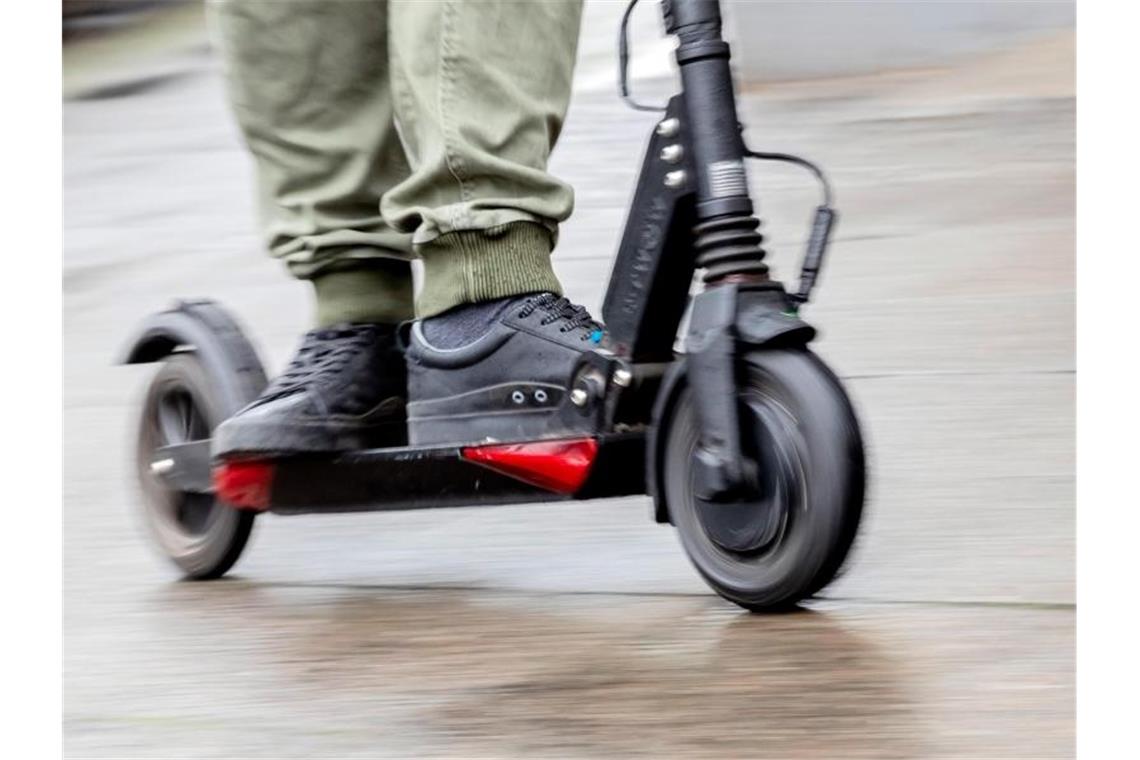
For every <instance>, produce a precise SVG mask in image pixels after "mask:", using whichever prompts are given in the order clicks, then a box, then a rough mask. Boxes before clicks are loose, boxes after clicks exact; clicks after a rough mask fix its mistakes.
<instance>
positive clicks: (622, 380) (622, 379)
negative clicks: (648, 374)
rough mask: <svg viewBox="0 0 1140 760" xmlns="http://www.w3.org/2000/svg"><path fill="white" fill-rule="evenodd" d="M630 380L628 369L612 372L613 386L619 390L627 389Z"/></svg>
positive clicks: (631, 378)
mask: <svg viewBox="0 0 1140 760" xmlns="http://www.w3.org/2000/svg"><path fill="white" fill-rule="evenodd" d="M632 380H633V373H632V372H630V371H629V370H628V369H625V368H622V369H619V370H617V371H616V372H614V385H616V386H618V387H619V388H628V387H629V384H630V382H631V381H632Z"/></svg>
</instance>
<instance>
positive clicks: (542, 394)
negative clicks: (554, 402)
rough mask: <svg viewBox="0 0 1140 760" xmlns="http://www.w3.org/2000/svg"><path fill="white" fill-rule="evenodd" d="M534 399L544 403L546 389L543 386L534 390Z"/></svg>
mask: <svg viewBox="0 0 1140 760" xmlns="http://www.w3.org/2000/svg"><path fill="white" fill-rule="evenodd" d="M534 400H535V401H537V402H538V403H540V404H542V403H544V402H545V401H546V391H544V390H543V389H542V388H539V389H538V390H537V391H535V392H534Z"/></svg>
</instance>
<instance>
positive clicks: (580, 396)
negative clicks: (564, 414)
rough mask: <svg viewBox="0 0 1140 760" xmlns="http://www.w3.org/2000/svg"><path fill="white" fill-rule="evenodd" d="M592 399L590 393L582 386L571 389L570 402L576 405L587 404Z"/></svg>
mask: <svg viewBox="0 0 1140 760" xmlns="http://www.w3.org/2000/svg"><path fill="white" fill-rule="evenodd" d="M589 400H590V394H589V393H586V391H584V390H583V389H581V388H575V389H574V390H572V391H570V403H571V404H573V405H574V406H585V405H586V402H587V401H589Z"/></svg>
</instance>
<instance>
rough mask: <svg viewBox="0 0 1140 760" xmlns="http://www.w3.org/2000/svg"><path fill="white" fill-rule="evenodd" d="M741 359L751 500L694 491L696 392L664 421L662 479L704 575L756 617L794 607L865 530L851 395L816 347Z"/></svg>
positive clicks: (831, 574)
mask: <svg viewBox="0 0 1140 760" xmlns="http://www.w3.org/2000/svg"><path fill="white" fill-rule="evenodd" d="M743 363H744V367H743V369H742V373H743V378H744V380H743V382H744V384H743V387H742V389H741V391H740V393H739V396H738V398H737V403H738V404H739V410H740V418H741V423H742V430H743V435H742V441H741V443H742V448H743V450H744V454H745V456H746V457H747V458H748V459H749V460H750V465H751V466H749V467H748V468H747V469H748V471H749V472H750V475H749V480H750V484H749V485H750V489H749V490H750V495H749V496H748V497H746V498H744V499H741V500H737V501H733V502H726V503H715V502H711V501H706V500H703V499H701V498H700V497H699V496H698V495H697V491H696V484H695V479H694V473H695V464H694V463H695V457H696V451H697V446H698V445H699V438H700V428H699V423H698V420H697V416H696V409H695V408H694V406H693V402H692V397H691V394H692V393H693V392H694V390H693V389H691V388H683V389H681V391H680V395H679V396H678V397H677V398H676V400H675V403H674V404H673V405H672V407H671V410H672V411H671V413H670V414H669V415H668V417H667V418H666V419H665V420H663V424H664V425H665V426H666V429H665V431H664V433H665V435H664V439H663V441H664V447H665V448H664V457H663V461H662V465H663V469H664V478H663V482H662V486H663V492H664V493H663V496H664V497H665V500H666V504H667V508H668V511H669V515H670V519H671V521H672V523H673V524H674V525H675V526H676V528H677V530H678V533H679V535H680V539H681V543H682V545H683V547H684V549H685V551H686V553H687V554H688V556H689V559H690V560H691V561H692V563H693V564H694V566H695V567H696V569H697V571H698V572H699V573H700V574H701V576H702V577H704V579H705V581H706V582H708V584H709V585H710V586H711V587H712V588H713V589H714V590H715V591H716V592H717V593H718V594H720V595H721V596H722V597H724V598H725V599H728V600H729V601H732V602H735V603H736V604H739V605H740V606H742V607H745V608H747V609H750V610H752V611H757V612H759V611H765V610H775V609H781V608H787V607H790V606H792V605H794V604H795V603H796V602H798V601H800V600H802V599H804V598H806V597H809V596H811V595H812V594H814V593H815V592H817V591H819V590H820V589H822V588H823V587H824V586H826V585H827V584H828V583H829V582H831V580H832V579H834V578H835V576H836V575H837V573H838V572H839V570H840V568H841V567H842V565H843V562H844V560H845V558H846V557H847V554H848V551H849V549H850V547H851V544H852V542H853V540H854V538H855V534H856V531H857V529H858V526H859V520H860V516H861V513H862V508H863V492H864V477H865V473H864V456H863V444H862V439H861V436H860V432H859V425H858V422H857V421H856V418H855V414H854V412H853V410H852V408H851V405H850V402H849V401H848V399H847V395H846V394H845V393H844V391H843V388H842V386H841V385H840V383H839V380H838V379H837V378H836V377H835V376H834V374H832V372H831V371H830V370H829V369H828V368H827V367H826V365H824V364H823V362H822V361H820V359H819V358H818V357H817V356H815V354H813V353H812V352H811V351H809V350H807V349H806V348H800V349H757V350H755V351H752V352H750V353H749V354H747V355H745V356H744V357H743Z"/></svg>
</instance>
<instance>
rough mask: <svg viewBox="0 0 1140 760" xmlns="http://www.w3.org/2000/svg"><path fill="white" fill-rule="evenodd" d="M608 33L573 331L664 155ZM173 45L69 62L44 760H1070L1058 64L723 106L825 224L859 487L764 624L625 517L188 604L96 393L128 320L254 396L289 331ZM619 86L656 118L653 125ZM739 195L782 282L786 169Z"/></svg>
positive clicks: (424, 521) (573, 125) (486, 527)
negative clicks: (835, 553) (196, 308)
mask: <svg viewBox="0 0 1140 760" xmlns="http://www.w3.org/2000/svg"><path fill="white" fill-rule="evenodd" d="M612 17H613V12H612V10H611V9H610V8H609V7H605V6H601V7H599V6H598V5H595V7H594V9H592V10H591V11H590V13H589V14H588V17H587V21H586V24H587V26H586V29H585V30H584V49H583V63H582V67H581V68H582V70H581V72H580V74H579V87H578V89H577V91H576V94H575V100H574V103H573V106H572V109H571V117H570V121H569V124H568V126H567V130H566V133H565V137H564V139H563V142H562V144H561V145H560V146H559V149H558V151H557V154H556V158H555V160H554V165H553V169H554V171H555V172H556V173H558V174H560V175H561V176H563V177H565V178H567V179H568V180H570V181H571V182H572V183H573V184H574V185H575V187H576V188H577V192H578V211H577V213H576V215H575V217H574V219H573V220H572V222H571V223H570V224H569V225H568V226H567V227H566V229H565V231H564V234H563V238H562V242H561V245H560V248H559V250H558V252H557V254H556V265H557V268H558V270H559V272H560V274H561V275H562V276H563V278H564V281H565V282H566V284H567V287H568V290H569V291H570V294H571V295H572V296H574V297H576V298H578V299H580V300H582V301H584V302H585V303H587V304H589V305H591V306H596V305H597V304H598V302H599V300H600V298H601V294H602V287H603V283H604V279H605V277H606V275H607V272H608V266H609V260H610V256H611V254H612V252H613V250H614V248H615V245H616V240H617V236H618V232H619V225H620V223H621V221H622V218H623V215H624V210H623V206H624V203H625V202H626V200H627V198H628V196H629V194H630V192H631V189H632V185H633V181H634V172H635V167H636V165H637V162H638V160H639V154H640V151H641V148H642V144H643V139H644V135H645V134H646V132H647V130H648V128H649V127H650V126H651V124H652V117H651V116H647V115H644V114H636V113H633V112H630V111H627V110H624V109H623V108H622V107H621V106H620V104H619V103H618V101H617V100H616V98H615V97H614V96H613V94H612V91H611V89H610V83H611V82H612V75H610V73H609V71H610V68H611V66H612V58H611V57H610V53H609V49H610V43H609V40H610V39H611V31H612V23H613V18H612ZM168 32H169V30H165V31H161V33H155V34H154V35H152V36H151V37H147V36H146V35H145V34H144V35H142V36H141V37H139V40H141V41H133V42H128V43H123V44H122V45H120V47H119V48H116V50H121V49H124V48H125V49H126V50H127V51H128V53H129V52H130V51H131V50H132V49H134V50H137V51H140V52H138V58H137V60H136V61H134V63H133V64H131V60H132V59H131V58H130V56H129V55H127V56H126V57H125V58H118V59H115V60H113V61H110V62H108V58H115V56H108V55H107V54H106V52H105V51H100V50H99V45H100V44H102V43H101V42H99V41H95V42H93V43H90V44H89V45H88V43H85V42H81V43H76V47H75V48H73V50H72V51H70V52H69V55H73V56H74V57H73V58H71V59H69V63H68V65H69V74H68V77H69V82H70V86H71V91H70V92H71V96H72V97H71V99H70V100H69V101H68V102H67V103H66V105H65V111H64V122H65V134H64V149H65V224H66V230H65V233H66V237H65V254H64V283H63V285H64V294H65V314H64V318H65V335H64V343H65V352H66V356H65V368H64V371H65V397H64V406H65V417H66V440H65V568H64V578H65V621H64V622H65V636H66V651H65V715H64V730H65V737H66V746H67V752H68V754H69V756H73V757H195V758H201V757H253V756H260V757H275V758H280V757H312V756H321V757H365V756H393V757H399V756H410V755H422V754H429V755H445V756H456V757H484V756H503V755H527V756H560V757H564V756H575V757H577V756H625V755H634V754H644V755H652V756H658V757H671V756H679V755H706V756H735V757H738V756H746V755H763V756H767V757H778V758H784V757H837V756H841V755H842V756H848V757H924V758H926V757H1027V758H1040V757H1065V756H1070V755H1071V754H1072V752H1073V735H1074V724H1073V707H1074V690H1073V678H1074V673H1073V670H1074V656H1073V643H1074V607H1073V602H1074V483H1073V466H1074V450H1073V449H1074V447H1073V434H1074V408H1073V407H1074V402H1073V392H1074V382H1075V370H1074V330H1073V321H1074V320H1073V307H1074V287H1073V268H1074V257H1073V250H1074V241H1073V234H1074V219H1073V206H1074V147H1073V137H1074V97H1073V81H1072V73H1073V71H1072V70H1073V57H1072V56H1073V49H1072V39H1071V37H1070V36H1068V35H1060V36H1053V37H1046V38H1040V39H1037V40H1034V41H1031V42H1029V43H1027V44H1025V45H1024V46H1021V47H1019V48H1017V49H1014V50H1008V51H1005V52H1002V53H997V54H991V55H987V56H984V57H978V58H974V59H971V60H968V61H964V62H963V63H961V64H960V65H957V66H954V67H952V68H944V69H934V70H925V71H908V72H900V73H896V74H891V75H883V76H878V77H866V78H861V79H848V80H830V81H818V82H813V83H800V84H796V83H785V84H781V85H779V86H774V87H768V88H764V87H760V86H756V85H749V86H747V87H745V89H746V91H747V94H746V103H745V107H744V110H745V116H746V120H747V122H748V124H749V127H750V128H749V132H748V134H749V139H750V141H751V142H752V143H753V144H755V145H756V146H763V147H766V148H771V149H780V150H785V149H786V150H797V151H802V152H804V153H805V154H807V155H809V156H812V157H813V158H816V159H818V160H820V161H821V162H823V163H824V164H825V165H826V166H828V167H829V168H830V170H831V172H832V174H833V178H834V180H835V183H836V185H837V186H838V189H839V199H840V206H841V209H842V212H843V219H842V223H841V226H840V228H839V230H838V238H837V240H836V244H835V247H834V253H833V258H832V262H831V265H830V268H829V269H828V271H827V272H826V274H825V279H824V281H823V284H822V287H821V290H820V293H819V301H818V304H816V305H815V306H814V307H812V309H811V312H810V314H811V318H812V319H813V320H814V321H815V322H816V323H818V324H819V325H820V326H821V327H822V329H823V332H824V337H823V339H822V340H821V341H820V343H819V346H818V348H819V350H820V352H821V353H822V354H823V355H824V356H825V357H826V358H827V359H828V360H829V361H830V362H831V363H832V364H833V365H834V366H835V368H836V369H837V371H838V372H839V373H840V374H841V375H842V376H844V377H845V378H846V379H847V383H848V386H849V389H850V391H851V393H852V395H853V397H854V399H855V402H856V403H857V405H858V408H859V411H860V413H861V415H862V418H863V423H864V426H865V431H866V435H867V438H868V443H869V447H870V455H871V462H872V467H873V471H872V475H873V481H872V490H871V495H870V503H869V513H868V519H867V521H866V523H865V530H864V532H863V535H862V538H861V541H860V543H859V546H858V551H857V554H856V556H855V558H854V562H853V565H852V567H851V570H850V572H849V573H848V575H847V576H846V577H844V578H843V579H842V580H841V581H840V582H838V583H837V584H835V585H834V586H833V587H831V588H829V589H827V590H826V592H825V594H824V597H825V598H824V599H823V600H821V601H819V602H816V603H813V604H812V605H811V609H810V611H807V612H804V613H802V614H798V615H791V616H780V617H767V618H764V617H752V616H748V615H746V614H741V613H739V612H737V611H736V610H735V609H734V608H732V607H730V606H727V605H726V604H724V603H722V602H720V601H719V600H718V599H717V598H715V597H714V596H712V595H711V594H710V593H709V592H708V591H707V589H706V588H705V587H704V585H703V584H702V583H701V581H700V580H699V579H698V578H697V577H696V575H695V574H694V572H693V571H692V570H691V569H690V567H689V566H688V564H687V562H686V560H685V558H684V556H683V554H682V552H681V550H680V546H679V544H678V543H677V541H676V539H675V537H674V536H673V534H672V532H671V530H670V529H667V528H663V527H659V526H656V525H654V524H652V523H651V522H650V521H649V520H648V519H647V513H648V502H647V500H646V499H644V498H634V499H622V500H614V501H607V502H600V503H588V504H568V505H558V506H537V507H528V506H521V507H505V508H499V509H494V510H468V511H464V510H456V511H440V512H424V513H396V514H385V515H361V516H340V517H323V518H322V517H294V518H289V519H282V518H276V517H272V516H270V517H267V518H263V519H262V520H260V522H259V525H258V527H257V530H256V534H255V537H254V540H253V542H252V545H251V547H250V548H249V550H248V553H247V555H246V557H245V558H244V559H243V560H242V562H241V563H240V564H239V565H238V567H237V568H236V570H235V572H234V579H233V580H228V581H224V582H219V583H214V584H205V585H193V584H184V583H179V582H176V581H175V575H174V574H173V572H172V571H171V570H170V569H169V568H167V567H166V566H165V565H164V564H163V562H162V561H161V560H160V559H158V558H157V557H156V556H155V555H154V554H153V553H152V552H151V551H150V549H149V547H148V546H147V543H146V541H145V536H144V535H143V533H142V527H141V524H140V521H139V519H138V517H137V515H136V506H137V502H136V500H137V495H136V492H135V490H134V487H133V483H132V480H131V475H130V471H129V467H128V461H129V451H130V449H129V447H130V444H131V437H132V432H131V425H132V423H133V414H134V412H135V406H136V403H137V400H138V395H139V392H140V391H141V389H142V387H143V385H144V384H145V382H146V377H147V370H146V369H145V368H129V369H128V368H121V367H114V366H112V365H111V363H110V360H111V357H112V356H113V355H114V353H115V351H116V350H117V349H118V348H119V346H120V341H121V340H122V339H123V338H124V336H125V335H126V333H127V332H128V331H129V329H130V328H131V327H132V326H133V324H134V323H135V322H136V321H137V320H138V319H140V318H141V317H142V316H143V315H145V314H147V313H148V312H149V311H151V310H153V309H157V308H160V307H162V306H164V305H165V304H167V303H168V302H169V300H170V299H171V298H172V297H174V296H188V295H202V296H210V297H215V298H219V299H221V300H223V301H224V302H226V303H227V304H228V305H229V306H231V307H232V308H233V309H234V311H236V312H237V314H238V315H239V316H240V318H241V319H242V320H243V321H244V322H245V324H246V325H247V326H248V327H249V328H250V329H251V330H252V331H253V333H254V334H255V335H256V336H257V339H258V341H259V345H260V348H261V349H262V353H263V357H264V358H266V360H267V362H268V363H269V365H270V366H271V368H277V367H280V366H281V364H282V363H283V362H284V361H285V360H286V358H287V357H288V355H289V353H290V352H291V350H292V347H293V344H294V341H295V339H296V336H297V335H298V334H299V333H300V332H301V331H302V330H303V329H304V328H305V326H306V324H307V322H308V320H309V317H310V305H309V303H308V301H307V293H306V289H305V287H304V286H302V285H300V284H297V283H293V282H291V281H289V280H288V279H286V278H285V277H284V275H283V274H282V273H281V272H280V271H279V269H278V267H277V266H276V265H275V264H274V263H272V262H270V261H267V260H266V259H265V258H264V257H263V256H262V255H260V253H259V251H258V243H257V239H256V237H255V235H254V227H253V214H254V210H253V205H252V193H251V191H250V174H249V165H248V162H247V160H246V159H245V157H244V155H243V153H242V151H241V148H240V146H239V143H238V141H237V137H236V134H235V132H234V129H233V126H232V124H231V122H230V120H229V118H228V115H227V114H226V111H225V105H224V101H223V98H222V93H221V90H220V81H219V77H218V73H217V70H216V63H215V62H214V60H213V59H212V58H211V57H210V55H209V54H208V51H207V50H206V49H205V48H204V47H203V46H202V45H201V44H200V36H199V35H200V30H198V29H197V27H192V28H191V30H190V31H189V32H184V31H179V32H178V33H177V34H172V35H169V36H168V37H162V36H161V35H162V34H167V33H168ZM651 32H652V30H651V29H650V33H651ZM154 36H158V37H159V38H160V39H161V40H163V41H164V42H163V44H157V43H154V42H153V37H154ZM171 39H173V40H175V42H170V40H171ZM188 40H189V43H188V42H187V41H188ZM84 45H87V46H86V47H84ZM148 45H149V47H148ZM132 46H133V47H132ZM92 50H93V51H94V52H91V51H92ZM156 50H158V51H159V52H155V51H156ZM76 51H78V52H76ZM88 53H90V55H88ZM115 55H119V52H116V53H115ZM85 56H86V57H85ZM124 60H125V61H127V62H128V64H131V65H133V67H134V68H131V65H128V66H127V67H126V69H123V65H124V64H123V61H124ZM116 66H117V67H119V68H118V69H116ZM77 67H81V68H82V70H80V71H78V73H77ZM121 70H125V71H128V72H131V76H126V77H125V78H124V76H123V75H122V74H121V73H120V71H121ZM100 71H102V72H104V73H105V72H108V71H110V72H112V73H111V74H106V76H104V77H103V80H102V81H100V78H99V76H98V74H99V72H100ZM643 71H644V72H645V76H643V77H641V78H640V82H639V87H640V88H641V89H642V91H643V92H645V93H646V94H647V96H652V95H653V94H655V93H662V92H665V91H667V89H668V81H667V79H663V78H662V77H660V76H656V75H655V74H654V68H653V66H652V65H646V66H645V67H643ZM92 72H95V73H94V74H93V73H92ZM753 180H754V184H755V186H756V190H757V191H758V193H759V194H760V197H761V203H762V210H763V212H764V216H765V219H766V224H767V225H768V227H769V232H770V233H771V235H772V236H773V240H774V245H773V246H772V248H773V251H774V254H775V255H774V258H775V262H776V266H777V269H778V271H782V272H784V273H788V272H790V270H791V262H792V261H793V260H794V257H795V255H796V252H797V251H798V248H799V244H800V241H801V236H802V232H803V226H804V223H805V221H806V216H807V213H808V209H809V208H810V204H811V203H813V201H814V196H813V194H812V193H813V188H812V187H811V185H810V183H809V182H808V181H807V180H806V179H804V178H802V177H800V176H799V175H797V174H795V173H794V172H793V171H790V170H787V171H786V170H783V169H777V170H771V171H764V172H759V171H758V172H755V173H754V174H753Z"/></svg>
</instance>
